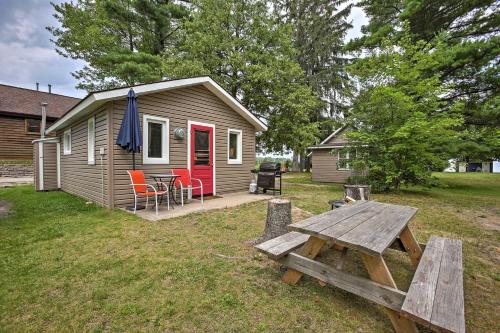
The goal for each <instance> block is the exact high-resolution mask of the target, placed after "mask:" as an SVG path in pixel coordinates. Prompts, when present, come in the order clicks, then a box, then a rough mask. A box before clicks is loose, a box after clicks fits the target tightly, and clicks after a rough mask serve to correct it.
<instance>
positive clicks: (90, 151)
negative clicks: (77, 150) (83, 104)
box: [87, 117, 95, 165]
mask: <svg viewBox="0 0 500 333" xmlns="http://www.w3.org/2000/svg"><path fill="white" fill-rule="evenodd" d="M91 126H92V136H91V135H90V128H91ZM87 162H88V164H89V165H95V117H91V118H89V120H88V121H87Z"/></svg>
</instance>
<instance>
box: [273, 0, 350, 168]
mask: <svg viewBox="0 0 500 333" xmlns="http://www.w3.org/2000/svg"><path fill="white" fill-rule="evenodd" d="M273 3H274V9H275V13H276V15H277V17H278V18H279V19H280V20H281V21H282V22H284V23H288V24H290V25H291V26H292V28H293V34H292V37H293V44H294V47H295V49H296V50H297V53H296V59H297V61H298V63H299V64H300V66H301V67H302V69H303V70H304V72H305V75H306V79H307V83H308V85H310V86H311V88H312V89H313V91H314V92H315V93H316V94H317V95H318V96H320V98H321V100H322V104H321V105H320V107H319V108H318V109H317V110H314V112H311V113H310V115H311V121H312V122H317V123H318V124H319V128H320V135H319V138H318V139H324V138H325V137H327V136H328V135H329V134H330V133H331V132H332V130H333V128H334V127H337V126H339V120H340V118H341V117H342V116H343V114H344V113H345V112H346V111H347V107H348V101H349V99H350V97H351V95H350V93H351V90H352V83H351V80H350V79H349V77H348V75H347V73H346V65H347V64H348V63H349V59H348V58H347V57H346V55H345V53H344V51H343V45H344V38H345V36H346V33H347V31H348V30H349V29H350V28H351V27H352V26H351V24H350V23H349V22H348V21H347V17H348V15H349V14H350V12H351V7H352V4H350V2H349V1H347V0H336V1H331V0H279V1H273ZM299 153H300V152H294V158H293V162H294V163H293V166H292V169H293V170H294V171H298V170H299V169H300V170H302V169H303V168H304V162H305V155H304V154H301V155H300V164H299Z"/></svg>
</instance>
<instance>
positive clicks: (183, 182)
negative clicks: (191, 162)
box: [172, 169, 203, 206]
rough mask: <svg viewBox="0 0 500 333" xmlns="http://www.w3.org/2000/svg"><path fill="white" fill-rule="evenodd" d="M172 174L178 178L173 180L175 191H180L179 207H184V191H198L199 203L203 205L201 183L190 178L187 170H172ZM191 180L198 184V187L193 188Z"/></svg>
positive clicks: (196, 179)
mask: <svg viewBox="0 0 500 333" xmlns="http://www.w3.org/2000/svg"><path fill="white" fill-rule="evenodd" d="M172 174H174V175H178V176H180V177H179V178H177V179H176V180H175V190H176V191H177V189H178V188H179V189H180V190H181V206H184V190H196V189H200V192H201V203H202V204H203V183H202V182H201V180H200V179H198V178H191V172H190V171H189V169H172ZM193 180H194V181H196V182H198V184H199V186H193Z"/></svg>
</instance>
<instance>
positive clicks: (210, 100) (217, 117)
mask: <svg viewBox="0 0 500 333" xmlns="http://www.w3.org/2000/svg"><path fill="white" fill-rule="evenodd" d="M108 104H109V105H111V107H112V108H113V110H114V112H113V115H114V118H113V129H114V133H113V142H116V138H117V135H118V131H119V129H120V125H121V122H122V118H123V114H124V110H125V106H126V100H125V99H123V100H119V101H114V102H109V103H108ZM138 108H139V112H140V119H141V124H142V118H143V115H144V114H147V115H153V116H158V117H163V118H168V119H169V121H170V129H169V135H170V137H169V142H170V147H169V149H170V163H169V164H168V165H142V152H141V153H140V154H136V165H137V169H142V170H144V171H145V173H146V175H147V174H151V173H161V172H166V171H167V170H170V169H172V168H187V142H188V140H189V138H187V124H188V120H190V121H198V122H203V123H209V124H214V125H215V149H216V157H215V160H216V161H215V168H216V192H217V194H224V193H229V192H235V191H244V190H247V189H248V184H249V182H250V179H251V174H250V170H251V169H253V168H254V166H255V128H254V127H253V126H252V125H251V124H250V123H248V122H247V121H246V120H245V119H244V118H243V117H241V116H240V115H239V114H238V113H236V112H235V111H234V110H232V109H231V108H229V107H228V106H227V105H226V104H225V103H224V102H222V101H221V100H220V99H219V98H218V97H216V96H215V95H214V94H213V93H211V92H210V91H209V90H207V89H206V88H204V87H202V86H196V87H189V88H182V89H175V90H171V91H167V92H161V93H155V94H149V95H145V96H140V97H138ZM177 127H181V128H184V129H185V130H186V138H185V139H184V140H176V139H174V133H173V132H174V129H175V128H177ZM228 128H231V129H239V130H242V131H243V152H242V158H243V164H231V165H230V164H227V145H228V142H227V130H228ZM141 132H142V125H141ZM113 146H114V148H113V151H114V161H113V165H114V167H113V171H114V200H115V205H116V206H119V207H123V206H125V205H129V204H131V203H132V202H133V194H132V190H131V188H130V185H129V184H130V180H129V177H128V175H127V172H126V171H127V170H129V169H131V168H132V155H131V154H128V153H127V152H125V151H124V150H122V149H121V148H120V147H118V146H117V145H113Z"/></svg>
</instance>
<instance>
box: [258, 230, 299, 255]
mask: <svg viewBox="0 0 500 333" xmlns="http://www.w3.org/2000/svg"><path fill="white" fill-rule="evenodd" d="M308 239H309V235H305V234H303V233H300V232H297V231H292V232H289V233H286V234H284V235H282V236H279V237H276V238H273V239H270V240H268V241H266V242H263V243H260V244H258V245H256V246H255V248H256V249H257V250H259V251H260V252H262V253H265V254H267V255H268V257H269V258H271V259H274V260H278V259H280V258H282V257H284V256H286V255H287V254H288V253H290V252H292V251H293V250H296V249H298V248H299V247H301V246H302V245H303V244H304V243H305V242H306V241H307V240H308Z"/></svg>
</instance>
